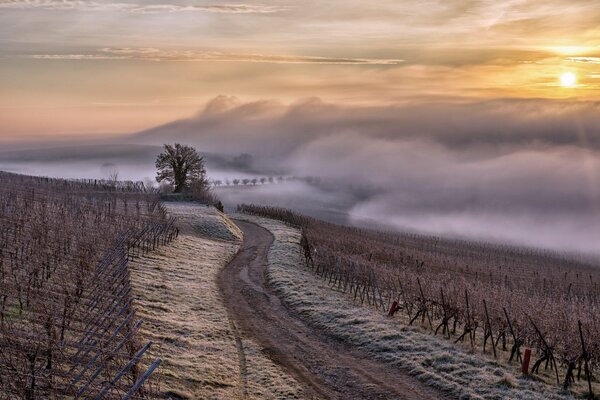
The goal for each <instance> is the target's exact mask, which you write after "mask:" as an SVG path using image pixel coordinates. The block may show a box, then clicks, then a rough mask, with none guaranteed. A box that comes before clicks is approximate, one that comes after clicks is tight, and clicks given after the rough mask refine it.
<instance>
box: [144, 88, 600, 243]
mask: <svg viewBox="0 0 600 400" xmlns="http://www.w3.org/2000/svg"><path fill="white" fill-rule="evenodd" d="M598 107H599V104H597V103H578V104H573V103H566V102H559V101H544V100H535V101H534V100H529V101H515V100H498V101H493V102H468V103H458V102H454V103H440V102H436V103H419V104H407V105H401V106H389V107H371V108H347V107H340V106H335V105H332V104H326V103H323V102H321V101H319V100H318V99H311V100H307V101H304V102H299V103H296V104H293V105H291V106H285V105H282V104H278V103H273V102H254V103H241V102H239V101H237V100H236V99H234V98H228V97H220V98H217V99H215V100H213V102H211V103H210V104H209V105H208V106H207V107H206V109H205V111H203V112H202V113H200V114H199V115H198V116H196V117H194V118H192V119H189V120H182V121H178V122H174V123H172V124H168V125H165V126H163V127H159V128H156V129H153V130H150V131H146V132H142V133H140V134H139V135H137V136H136V140H138V141H141V142H146V143H161V142H164V141H174V140H180V141H184V142H186V143H192V144H194V145H196V146H198V147H199V148H201V149H203V150H206V151H210V152H220V153H231V154H236V153H241V152H247V153H250V154H253V155H254V157H255V160H256V162H255V164H256V165H255V167H257V168H259V169H262V170H263V171H264V173H266V174H269V173H277V172H284V173H289V174H295V175H302V176H307V175H309V176H319V177H321V178H323V179H324V181H323V182H324V184H323V185H324V186H323V187H321V190H323V191H325V192H329V194H330V195H331V194H332V193H336V194H337V195H338V196H339V199H340V201H339V204H337V207H338V211H344V212H347V213H349V214H350V216H351V218H352V219H353V220H356V221H358V220H375V221H378V222H380V223H385V224H393V225H394V226H395V227H397V228H400V229H411V230H418V231H422V232H428V233H438V234H439V233H444V234H453V235H459V236H466V237H471V238H479V239H493V240H501V241H511V242H515V243H519V244H528V245H536V246H544V247H551V248H558V249H568V250H577V251H586V252H596V251H597V250H596V246H597V244H596V241H597V238H598V237H600V236H599V235H600V192H599V189H600V131H599V130H598V127H599V126H600V121H599V120H598V119H599V118H600V117H598V115H600V114H599V113H598ZM309 193H311V191H306V190H304V189H303V190H299V191H298V192H297V193H295V195H294V197H295V198H296V201H298V200H297V199H305V201H307V202H310V201H311V199H310V197H311V195H309ZM263 195H264V193H263ZM349 199H351V201H349ZM238 200H240V201H243V200H244V199H243V198H240V199H238ZM328 207H334V208H335V207H336V202H335V201H332V200H331V199H330V201H329V203H328Z"/></svg>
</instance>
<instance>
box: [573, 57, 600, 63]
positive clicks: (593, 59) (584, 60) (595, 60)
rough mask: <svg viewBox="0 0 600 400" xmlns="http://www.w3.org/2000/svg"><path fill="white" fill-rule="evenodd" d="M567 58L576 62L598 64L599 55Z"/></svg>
mask: <svg viewBox="0 0 600 400" xmlns="http://www.w3.org/2000/svg"><path fill="white" fill-rule="evenodd" d="M567 60H568V61H574V62H578V63H589V64H600V57H569V58H567Z"/></svg>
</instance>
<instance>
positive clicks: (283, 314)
mask: <svg viewBox="0 0 600 400" xmlns="http://www.w3.org/2000/svg"><path fill="white" fill-rule="evenodd" d="M236 223H237V224H238V226H239V227H240V228H241V229H242V230H243V232H244V242H243V244H242V246H241V248H240V251H239V253H238V254H237V256H236V257H235V258H234V259H233V260H232V261H231V262H230V263H229V265H228V266H227V267H225V268H224V269H223V270H222V271H221V272H220V274H219V287H220V289H221V292H222V294H223V298H224V299H225V303H226V307H227V310H228V313H229V315H230V318H231V319H233V320H234V321H235V323H236V325H237V327H238V328H239V329H240V330H241V331H242V332H243V333H244V334H245V335H247V336H249V337H251V338H253V339H254V340H255V341H256V342H258V343H259V344H260V345H261V346H262V347H263V349H264V350H263V351H264V352H265V353H266V354H267V355H268V357H269V358H271V359H272V360H273V361H274V362H276V363H277V364H279V365H281V366H282V367H283V368H284V369H285V370H286V371H287V372H288V373H290V374H291V375H292V376H293V377H294V378H296V379H297V380H298V381H299V382H300V383H302V384H303V385H304V386H305V390H306V391H305V393H306V394H307V398H327V399H399V400H401V399H407V400H408V399H410V400H413V399H422V400H427V399H442V398H445V397H446V396H445V395H444V394H442V393H440V392H438V391H436V390H435V389H432V388H430V387H427V386H426V385H425V384H423V383H421V382H419V381H417V380H416V379H414V378H413V377H411V376H409V375H407V374H406V373H405V372H403V371H401V370H399V369H397V368H395V367H393V366H390V365H386V364H384V363H381V362H378V361H376V360H373V359H372V358H370V357H369V355H368V354H366V353H364V352H362V351H361V350H360V349H356V348H351V347H349V346H347V345H345V344H344V343H340V342H339V341H336V340H333V339H331V338H329V337H327V336H326V335H324V334H323V333H322V332H319V331H316V330H315V329H314V328H311V327H310V326H308V325H307V324H305V323H304V322H303V321H302V320H301V318H300V317H299V316H298V315H296V314H295V313H294V312H293V311H292V310H290V309H288V308H287V307H286V306H285V304H283V303H282V302H281V301H280V299H279V298H278V297H277V296H276V295H275V293H274V292H273V291H272V290H271V289H270V288H269V287H268V285H267V281H266V265H267V253H268V250H269V247H270V246H271V243H272V242H273V236H272V234H271V233H270V232H269V231H268V230H266V229H264V228H261V227H259V226H257V225H255V224H252V223H248V222H242V221H236Z"/></svg>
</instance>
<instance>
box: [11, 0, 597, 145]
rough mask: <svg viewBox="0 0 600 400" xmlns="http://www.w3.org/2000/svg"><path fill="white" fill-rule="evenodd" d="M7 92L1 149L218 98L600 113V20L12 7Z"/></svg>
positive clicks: (516, 4) (443, 6)
mask: <svg viewBox="0 0 600 400" xmlns="http://www.w3.org/2000/svg"><path fill="white" fill-rule="evenodd" d="M564 74H573V76H575V77H576V83H574V84H572V85H565V84H564V82H563V83H562V84H561V77H564V76H565V75H564ZM0 82H1V87H2V91H1V92H0V140H3V139H8V140H12V139H15V138H21V137H39V136H52V135H74V134H78V135H94V134H106V133H127V132H133V131H136V130H141V129H144V128H148V127H151V126H155V125H157V124H161V123H166V122H168V121H171V120H173V119H177V118H182V117H186V116H190V115H193V114H194V113H196V112H197V111H198V110H200V109H201V108H202V107H203V106H204V104H206V102H207V101H209V100H210V99H212V98H214V97H215V96H218V95H221V94H222V95H228V96H236V97H238V98H240V99H243V100H244V101H254V100H259V99H270V100H276V101H279V102H282V103H286V104H287V103H292V102H294V101H297V100H298V99H303V98H309V97H319V98H321V99H323V100H324V101H327V102H331V103H336V104H351V105H363V104H366V105H385V104H397V103H403V102H430V101H438V100H443V101H448V102H453V101H464V100H465V99H501V98H502V99H504V98H542V99H560V100H565V99H568V100H570V101H574V102H575V101H596V100H598V98H599V94H598V93H599V92H598V90H599V89H600V12H598V8H597V2H595V1H583V0H575V1H574V0H569V1H567V0H560V1H546V2H539V1H535V0H512V1H505V2H489V1H441V0H427V1H424V2H399V1H395V0H382V1H378V2H364V1H358V0H344V1H342V0H333V1H328V2H322V1H315V0H307V1H303V2H297V1H289V0H283V1H273V0H266V1H262V2H254V1H246V2H244V3H227V4H223V3H220V2H207V1H189V0H185V1H177V2H171V3H169V1H168V0H164V1H154V0H153V1H144V2H135V0H133V1H129V0H111V1H105V0H96V1H87V0H82V1H74V0H60V1H59V0H0Z"/></svg>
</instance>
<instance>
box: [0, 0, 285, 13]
mask: <svg viewBox="0 0 600 400" xmlns="http://www.w3.org/2000/svg"><path fill="white" fill-rule="evenodd" d="M0 8H8V9H44V10H58V11H65V10H83V11H114V10H116V11H127V12H131V13H141V14H151V13H175V12H186V11H187V12H209V13H230V14H269V13H275V12H279V11H283V10H286V9H287V7H280V6H268V5H260V4H259V5H252V4H209V5H179V4H140V3H101V2H96V1H85V0H0Z"/></svg>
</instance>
